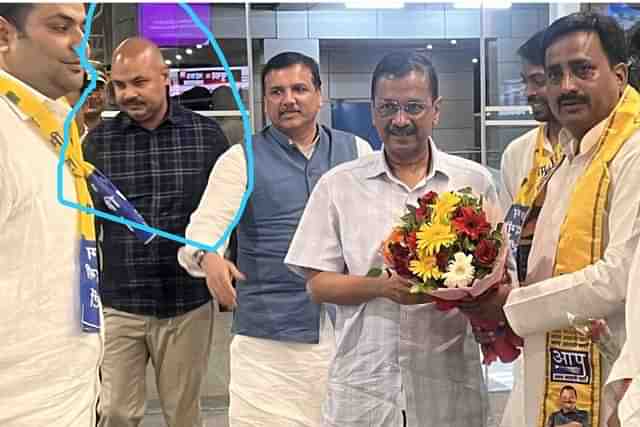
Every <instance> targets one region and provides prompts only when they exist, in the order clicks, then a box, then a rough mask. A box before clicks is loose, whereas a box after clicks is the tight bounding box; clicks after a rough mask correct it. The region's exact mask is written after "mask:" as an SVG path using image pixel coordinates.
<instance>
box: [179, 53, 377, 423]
mask: <svg viewBox="0 0 640 427" xmlns="http://www.w3.org/2000/svg"><path fill="white" fill-rule="evenodd" d="M262 90H263V99H264V105H265V111H266V114H267V116H268V118H269V120H270V121H271V123H272V124H271V125H269V126H267V127H265V128H264V129H263V130H262V131H260V132H259V133H257V134H255V135H253V137H252V145H253V155H254V171H253V172H254V177H255V184H254V185H255V187H254V189H253V193H252V194H251V196H250V197H249V199H248V202H247V205H246V210H245V211H244V212H243V214H242V216H241V218H240V223H239V224H238V228H237V237H238V239H237V241H238V246H237V252H238V256H237V259H238V266H237V267H236V266H235V265H234V264H233V263H231V262H230V261H227V260H225V259H224V258H223V256H222V255H223V254H224V248H223V247H221V248H220V249H219V250H218V253H215V252H204V251H202V250H197V248H194V247H190V246H187V247H185V248H183V249H181V250H180V253H179V259H180V263H181V264H182V265H183V266H184V267H185V268H186V269H187V270H188V271H189V272H190V273H191V274H193V275H196V276H199V277H202V276H205V277H206V279H207V284H208V286H209V289H210V290H211V293H212V294H213V295H214V297H215V298H216V299H217V300H218V302H219V303H220V304H222V305H224V306H228V307H233V308H235V312H234V318H233V327H232V332H233V333H234V334H235V335H234V337H233V341H232V342H231V348H230V362H231V378H230V384H229V399H230V402H229V423H230V425H231V426H232V427H239V426H260V427H262V426H265V427H266V426H288V425H295V426H307V427H315V426H318V425H319V423H320V406H321V403H322V401H323V399H324V396H325V393H326V382H327V365H328V362H329V357H330V355H331V353H332V351H333V337H332V333H331V328H330V326H329V324H328V319H327V316H326V313H325V311H324V308H323V307H321V305H319V304H316V303H314V302H313V301H311V298H310V296H309V294H308V292H307V290H306V287H305V281H304V279H303V278H301V277H298V276H296V275H295V274H293V273H292V272H290V271H289V270H288V269H287V267H286V266H285V264H284V262H283V260H284V257H285V255H286V253H287V249H288V247H289V242H290V241H291V238H292V237H293V233H294V232H295V230H296V227H297V225H298V221H299V219H300V216H301V215H302V212H303V210H304V207H305V205H306V203H307V199H308V197H309V195H310V193H311V190H313V187H314V186H315V184H316V182H317V181H318V179H319V178H320V176H321V175H322V174H324V173H325V172H326V171H328V170H329V169H331V168H332V167H334V166H336V165H338V164H340V163H343V162H346V161H349V160H352V159H355V158H356V157H358V156H361V155H364V154H368V153H370V152H371V148H370V146H369V144H368V143H367V142H365V141H364V140H362V139H360V138H357V137H355V136H354V135H351V134H348V133H345V132H341V131H338V130H335V129H331V128H328V127H326V126H324V125H319V124H318V121H317V118H318V113H319V111H320V106H321V105H322V92H321V81H320V71H319V69H318V64H317V63H316V62H315V61H314V60H313V59H312V58H310V57H308V56H306V55H302V54H300V53H296V52H284V53H281V54H279V55H276V56H274V57H273V58H271V59H270V60H269V61H268V62H267V64H266V65H265V67H264V68H263V70H262ZM244 150H245V147H244V144H236V145H234V146H232V147H231V148H230V149H229V151H228V152H227V153H225V155H224V156H223V157H221V158H220V160H219V161H218V163H216V166H215V168H214V170H213V172H212V174H211V177H210V178H209V185H208V186H207V189H206V191H205V194H204V196H203V198H202V201H201V202H200V206H199V207H198V210H197V211H196V212H195V213H194V214H193V215H192V217H191V222H190V223H189V227H188V229H187V238H189V239H191V240H196V241H200V242H206V243H208V244H211V243H213V242H215V241H217V240H219V239H220V238H221V237H222V236H223V233H224V232H225V230H226V229H227V228H228V227H229V225H230V224H231V223H232V221H233V220H234V218H235V216H236V215H237V211H238V209H239V207H240V202H241V200H242V197H243V195H244V193H245V190H246V188H247V178H248V173H247V166H246V158H245V151H244ZM234 278H235V279H236V280H237V283H238V286H237V289H234V288H233V286H232V282H231V281H232V279H234Z"/></svg>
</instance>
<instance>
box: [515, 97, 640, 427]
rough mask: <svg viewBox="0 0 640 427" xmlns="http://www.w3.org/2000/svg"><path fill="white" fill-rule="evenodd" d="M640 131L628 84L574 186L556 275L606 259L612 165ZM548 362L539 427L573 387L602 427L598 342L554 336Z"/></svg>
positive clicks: (638, 101)
mask: <svg viewBox="0 0 640 427" xmlns="http://www.w3.org/2000/svg"><path fill="white" fill-rule="evenodd" d="M638 129H640V95H639V94H638V92H636V91H635V90H634V89H633V88H632V87H631V86H627V88H626V89H625V91H624V93H623V95H622V98H621V100H620V102H619V103H618V105H617V106H616V108H615V109H614V111H613V113H612V114H611V115H610V116H609V118H608V119H607V122H606V125H605V130H604V131H603V132H602V134H601V135H600V139H599V140H598V142H597V144H596V148H595V150H596V152H595V155H594V157H593V160H591V162H590V164H589V165H588V166H587V169H586V171H585V172H584V173H583V174H582V176H581V177H580V178H579V179H578V181H577V182H576V184H575V186H574V188H573V191H572V194H571V199H570V205H569V210H568V212H567V215H566V217H565V219H564V222H563V224H562V226H561V228H560V238H559V242H558V247H557V252H556V258H555V265H554V272H553V275H554V276H559V275H561V274H566V273H573V272H576V271H579V270H581V269H583V268H585V267H587V266H588V265H591V264H594V263H595V262H597V261H598V260H599V259H601V258H602V255H603V253H604V242H603V229H604V227H605V221H606V220H607V215H606V213H607V212H608V211H609V209H608V206H607V203H608V195H609V185H610V180H611V178H610V176H609V165H610V163H611V161H612V160H613V159H614V158H615V156H616V155H617V154H618V152H619V151H620V149H621V148H622V147H623V146H624V144H625V143H626V142H627V141H628V140H629V138H630V136H631V135H633V134H634V133H635V132H636V131H637V130H638ZM543 187H546V185H545V186H543ZM544 196H545V188H542V189H541V191H540V193H539V194H538V196H537V197H536V200H535V202H534V205H536V206H541V204H542V203H543V200H544ZM534 220H535V219H534ZM527 221H529V218H528V219H527ZM534 286H535V284H534ZM545 358H546V372H545V390H544V399H543V404H542V407H541V412H540V418H539V420H538V426H540V427H544V426H546V425H547V422H548V420H549V417H550V416H551V415H552V414H553V413H554V412H556V411H558V410H559V408H558V401H559V396H560V392H561V390H562V388H563V387H564V386H571V387H573V388H574V389H575V390H576V392H577V395H578V400H577V408H578V409H579V410H582V411H587V413H588V417H589V420H590V423H591V426H594V427H597V426H598V425H599V423H600V390H601V372H600V371H601V360H600V354H599V352H598V349H597V348H596V346H595V345H594V343H593V342H591V341H590V340H589V339H587V338H584V337H583V336H582V335H580V334H578V333H577V332H576V331H575V330H573V329H565V330H560V331H553V332H549V333H548V334H547V349H546V355H545Z"/></svg>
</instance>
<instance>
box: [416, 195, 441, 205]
mask: <svg viewBox="0 0 640 427" xmlns="http://www.w3.org/2000/svg"><path fill="white" fill-rule="evenodd" d="M437 201H438V193H436V192H435V191H429V192H428V193H427V194H425V195H424V196H422V197H420V198H419V199H418V205H420V207H426V206H427V205H433V204H435V203H436V202H437Z"/></svg>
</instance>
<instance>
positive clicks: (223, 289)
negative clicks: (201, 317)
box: [200, 252, 246, 308]
mask: <svg viewBox="0 0 640 427" xmlns="http://www.w3.org/2000/svg"><path fill="white" fill-rule="evenodd" d="M200 265H201V266H202V270H203V271H204V273H205V275H206V276H207V287H208V288H209V292H211V295H213V297H214V298H215V299H217V300H218V302H219V303H220V304H221V305H223V306H225V307H230V308H234V307H236V290H235V289H234V288H233V286H232V284H231V279H232V278H235V279H237V280H245V279H246V277H245V275H244V274H242V273H241V272H240V271H239V270H238V268H237V267H236V266H235V265H234V264H233V263H232V262H231V261H228V260H226V259H224V258H223V257H221V256H220V255H218V254H217V253H215V252H208V253H207V254H206V255H205V256H204V258H202V262H201V264H200Z"/></svg>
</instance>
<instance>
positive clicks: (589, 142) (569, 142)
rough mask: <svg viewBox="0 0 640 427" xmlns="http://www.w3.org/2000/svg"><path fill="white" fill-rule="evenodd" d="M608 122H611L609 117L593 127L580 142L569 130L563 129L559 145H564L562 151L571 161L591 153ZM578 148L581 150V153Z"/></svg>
mask: <svg viewBox="0 0 640 427" xmlns="http://www.w3.org/2000/svg"><path fill="white" fill-rule="evenodd" d="M607 120H609V117H607V118H606V119H604V120H602V121H601V122H600V123H598V124H597V125H595V126H594V127H592V128H591V129H590V130H589V131H588V132H587V133H586V134H585V135H584V136H583V137H582V139H581V140H580V141H578V140H577V139H576V138H575V137H574V136H573V135H572V134H571V132H569V131H568V130H567V129H565V128H563V129H562V130H561V131H560V134H559V135H558V143H559V144H560V145H562V150H563V151H564V153H565V155H566V156H567V158H568V159H569V161H573V159H574V158H576V157H578V156H580V155H583V154H585V153H588V152H590V151H591V150H592V149H593V148H594V147H595V145H596V144H597V142H598V140H599V139H600V135H601V134H602V132H603V131H604V127H605V124H606V123H607ZM576 148H579V150H580V151H578V150H577V149H576Z"/></svg>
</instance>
